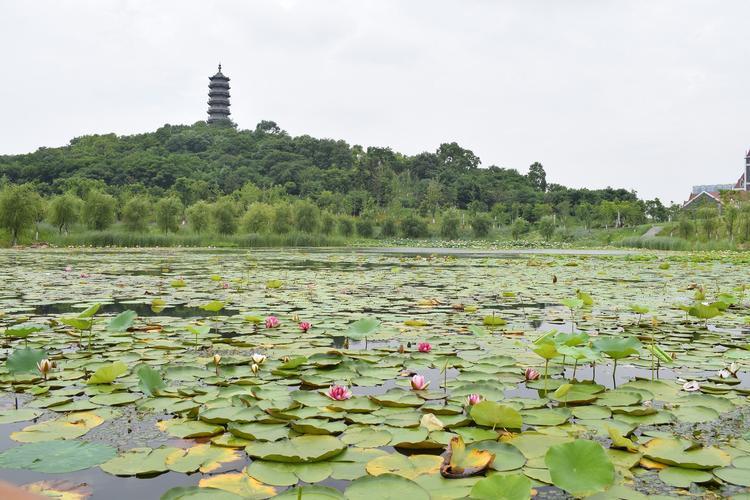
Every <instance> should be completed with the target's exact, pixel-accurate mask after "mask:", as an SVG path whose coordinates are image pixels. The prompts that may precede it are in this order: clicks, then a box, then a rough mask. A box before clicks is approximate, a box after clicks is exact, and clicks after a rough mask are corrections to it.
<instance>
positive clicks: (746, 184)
mask: <svg viewBox="0 0 750 500" xmlns="http://www.w3.org/2000/svg"><path fill="white" fill-rule="evenodd" d="M722 191H741V192H744V193H747V192H750V151H748V152H747V154H746V155H745V171H744V172H743V173H742V175H741V176H740V178H739V179H737V182H735V183H734V184H709V185H704V186H693V190H692V192H691V193H690V198H688V201H686V202H685V203H684V204H683V205H682V208H683V209H687V210H694V209H696V208H700V207H703V206H706V205H711V206H719V207H721V206H722V205H723V202H722V201H721V192H722Z"/></svg>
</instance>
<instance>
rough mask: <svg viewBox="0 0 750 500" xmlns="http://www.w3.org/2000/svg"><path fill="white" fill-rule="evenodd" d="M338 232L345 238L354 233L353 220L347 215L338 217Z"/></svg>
mask: <svg viewBox="0 0 750 500" xmlns="http://www.w3.org/2000/svg"><path fill="white" fill-rule="evenodd" d="M339 233H340V234H341V236H346V237H347V238H348V237H349V236H351V235H352V234H353V233H354V221H352V218H351V217H349V216H348V215H342V216H341V217H339Z"/></svg>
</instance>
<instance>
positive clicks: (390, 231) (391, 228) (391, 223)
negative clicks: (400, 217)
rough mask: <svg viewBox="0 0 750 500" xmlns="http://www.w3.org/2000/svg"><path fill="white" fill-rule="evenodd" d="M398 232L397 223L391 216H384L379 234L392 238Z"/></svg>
mask: <svg viewBox="0 0 750 500" xmlns="http://www.w3.org/2000/svg"><path fill="white" fill-rule="evenodd" d="M397 234H398V224H397V223H396V220H395V219H394V218H393V217H386V218H385V220H384V221H383V225H382V226H380V236H382V237H383V238H393V237H394V236H396V235H397Z"/></svg>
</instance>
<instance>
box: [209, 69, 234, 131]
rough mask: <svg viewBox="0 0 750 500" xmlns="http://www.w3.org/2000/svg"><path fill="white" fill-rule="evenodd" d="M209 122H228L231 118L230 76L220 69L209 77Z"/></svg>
mask: <svg viewBox="0 0 750 500" xmlns="http://www.w3.org/2000/svg"><path fill="white" fill-rule="evenodd" d="M208 80H209V83H208V120H207V121H208V123H222V122H224V123H226V122H228V121H230V120H229V115H230V112H229V77H227V76H225V75H224V74H223V73H222V72H221V64H219V71H218V72H217V73H216V74H215V75H214V76H211V77H209V78H208Z"/></svg>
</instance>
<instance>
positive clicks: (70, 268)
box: [65, 266, 73, 273]
mask: <svg viewBox="0 0 750 500" xmlns="http://www.w3.org/2000/svg"><path fill="white" fill-rule="evenodd" d="M72 270H73V266H65V272H66V273H69V272H70V271H72Z"/></svg>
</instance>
